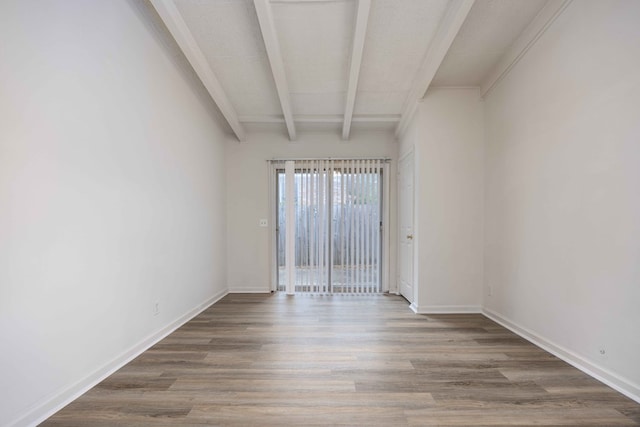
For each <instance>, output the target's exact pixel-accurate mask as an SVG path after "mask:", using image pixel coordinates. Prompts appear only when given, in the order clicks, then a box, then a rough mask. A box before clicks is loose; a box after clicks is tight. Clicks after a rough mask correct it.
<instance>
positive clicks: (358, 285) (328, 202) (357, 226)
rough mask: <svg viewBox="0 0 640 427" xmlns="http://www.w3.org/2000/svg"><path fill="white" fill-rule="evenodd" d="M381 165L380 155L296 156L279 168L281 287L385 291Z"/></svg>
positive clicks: (277, 182)
mask: <svg viewBox="0 0 640 427" xmlns="http://www.w3.org/2000/svg"><path fill="white" fill-rule="evenodd" d="M292 163H293V162H292ZM382 171H383V162H382V161H380V160H308V161H295V162H294V163H293V164H289V168H288V169H287V168H285V169H276V187H277V191H276V199H277V200H276V206H277V209H276V210H277V212H276V215H277V229H276V241H277V245H276V246H277V264H278V289H279V290H283V291H284V290H287V291H288V292H289V293H293V292H312V293H377V292H380V291H381V282H382V280H381V277H382V274H381V271H382V250H381V247H382V244H381V243H382V234H381V232H382ZM287 233H292V238H291V239H287ZM288 283H290V287H287V284H288Z"/></svg>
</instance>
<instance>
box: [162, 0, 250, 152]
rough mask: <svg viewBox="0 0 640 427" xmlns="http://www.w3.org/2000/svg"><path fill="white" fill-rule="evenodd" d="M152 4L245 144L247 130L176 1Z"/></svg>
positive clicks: (239, 138) (237, 136) (169, 0)
mask: <svg viewBox="0 0 640 427" xmlns="http://www.w3.org/2000/svg"><path fill="white" fill-rule="evenodd" d="M150 1H151V4H152V5H153V7H154V8H155V10H156V11H157V12H158V15H159V16H160V19H162V21H163V22H164V24H165V25H166V27H167V29H168V30H169V32H170V33H171V35H172V36H173V38H174V39H175V41H176V43H178V46H179V47H180V49H181V50H182V53H184V56H185V57H186V58H187V60H188V61H189V63H190V64H191V66H192V67H193V70H194V71H195V73H196V75H197V76H198V78H199V79H200V80H201V81H202V84H203V85H204V87H205V88H206V89H207V92H209V96H211V99H213V102H215V103H216V105H217V106H218V108H219V109H220V112H221V113H222V115H223V116H224V118H225V119H226V120H227V123H229V126H231V130H233V133H235V135H236V138H238V140H239V141H244V139H245V136H244V129H243V127H242V125H241V124H240V121H239V120H238V114H237V112H236V110H235V108H233V105H232V104H231V101H230V100H229V97H228V96H227V94H226V92H225V91H224V89H223V88H222V85H221V84H220V81H219V80H218V78H217V77H216V75H215V74H214V72H213V70H211V66H210V65H209V63H208V62H207V59H206V58H205V56H204V54H203V53H202V51H201V50H200V47H198V44H197V43H196V40H195V39H194V38H193V34H191V31H190V30H189V27H187V24H186V23H185V22H184V19H183V18H182V15H180V12H179V11H178V8H177V7H176V5H175V3H174V2H173V0H150Z"/></svg>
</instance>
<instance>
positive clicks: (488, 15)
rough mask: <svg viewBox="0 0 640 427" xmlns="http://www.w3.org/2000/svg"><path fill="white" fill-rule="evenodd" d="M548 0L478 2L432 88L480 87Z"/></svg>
mask: <svg viewBox="0 0 640 427" xmlns="http://www.w3.org/2000/svg"><path fill="white" fill-rule="evenodd" d="M545 3H546V0H476V2H475V3H474V5H473V8H472V9H471V12H469V16H468V17H467V20H466V21H465V23H464V25H463V26H462V28H461V29H460V32H459V33H458V36H457V37H456V38H455V40H454V41H453V44H452V45H451V48H450V49H449V51H448V52H447V55H446V56H445V58H444V61H443V63H442V65H441V66H440V68H439V69H438V73H437V74H436V76H435V78H434V79H433V82H432V86H479V85H480V84H481V83H482V81H483V80H484V79H485V78H486V76H487V75H488V74H489V72H490V71H491V69H492V68H493V67H494V66H495V64H496V63H497V62H498V60H499V59H500V58H501V57H502V55H504V53H505V52H506V51H507V49H508V48H509V46H511V44H512V43H513V41H514V40H515V39H516V37H518V35H520V33H522V31H523V30H524V29H525V28H526V26H527V25H528V24H529V23H530V22H531V21H532V20H533V18H534V17H535V16H536V14H537V13H538V12H539V11H540V9H542V7H543V6H544V5H545Z"/></svg>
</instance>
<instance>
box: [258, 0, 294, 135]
mask: <svg viewBox="0 0 640 427" xmlns="http://www.w3.org/2000/svg"><path fill="white" fill-rule="evenodd" d="M253 4H254V6H255V8H256V14H257V15H258V23H259V24H260V31H261V32H262V39H263V40H264V46H265V48H266V50H267V56H268V58H269V64H270V65H271V74H272V75H273V80H274V82H275V84H276V91H277V92H278V98H279V99H280V106H281V108H282V114H283V116H284V121H285V124H286V125H287V131H288V132H289V140H291V141H294V140H295V139H296V127H295V124H294V121H293V112H292V110H291V100H290V99H289V85H288V84H287V76H286V73H285V71H284V61H283V59H282V52H281V51H280V43H279V42H278V34H277V33H276V27H275V23H274V20H273V11H272V10H271V5H270V4H269V1H268V0H253Z"/></svg>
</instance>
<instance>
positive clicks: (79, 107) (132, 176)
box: [0, 0, 227, 425]
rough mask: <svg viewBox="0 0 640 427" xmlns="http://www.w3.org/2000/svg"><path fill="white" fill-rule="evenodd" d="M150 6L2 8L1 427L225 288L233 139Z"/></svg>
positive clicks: (32, 413) (43, 406)
mask: <svg viewBox="0 0 640 427" xmlns="http://www.w3.org/2000/svg"><path fill="white" fill-rule="evenodd" d="M136 7H137V6H136ZM136 7H132V4H129V3H127V2H124V1H115V0H114V1H104V2H96V1H92V2H86V1H71V0H65V1H39V2H24V1H21V0H16V1H2V2H0V52H2V60H0V93H1V94H2V96H0V343H1V344H0V346H1V348H2V350H1V351H0V378H1V380H0V382H1V383H2V385H1V386H0V425H11V424H12V423H17V424H19V425H22V424H29V423H32V422H35V421H37V420H38V419H39V418H40V417H41V416H43V415H46V414H47V413H48V412H49V411H51V410H52V409H55V408H56V407H57V406H58V405H59V404H61V403H63V402H64V401H65V400H67V399H69V398H70V397H72V396H73V395H74V394H76V393H78V392H80V391H82V390H83V389H84V387H87V386H88V385H91V384H92V383H93V381H96V380H97V379H99V378H100V376H101V375H103V374H105V373H106V372H108V371H109V369H113V368H114V367H116V366H117V365H118V363H122V362H123V361H125V360H126V359H127V357H130V356H132V355H133V354H135V352H136V351H138V350H142V349H144V346H145V345H148V344H150V343H151V342H153V339H154V338H157V337H158V336H160V335H161V334H162V333H166V332H167V330H168V329H167V328H169V329H170V328H171V327H172V326H175V325H176V323H174V322H179V321H180V320H181V318H182V316H184V315H188V314H189V313H193V310H197V309H198V308H201V307H202V305H203V303H207V302H211V301H212V299H213V298H216V297H218V296H220V295H222V294H224V292H225V291H226V283H225V275H226V272H225V268H226V257H225V250H226V231H225V214H226V212H225V209H224V203H225V165H224V141H225V140H226V139H227V137H226V136H225V135H224V134H223V132H222V130H221V128H220V127H219V126H218V125H217V124H216V122H214V120H213V117H212V116H211V114H210V112H209V111H208V108H207V107H206V106H205V105H204V104H202V102H201V98H200V97H199V96H198V95H197V94H196V92H195V91H194V88H193V87H192V86H190V85H189V82H188V78H187V77H185V76H184V75H183V74H182V73H181V72H180V69H179V67H177V66H176V64H175V60H174V58H172V57H171V55H170V54H169V53H167V51H166V48H165V47H164V46H162V44H161V41H159V40H158V35H157V34H154V33H153V31H152V30H151V28H152V25H150V24H149V23H143V22H141V14H140V11H139V10H136ZM156 301H157V302H159V304H160V306H159V307H160V312H159V314H158V315H157V316H154V314H153V310H154V304H155V302H156Z"/></svg>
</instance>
